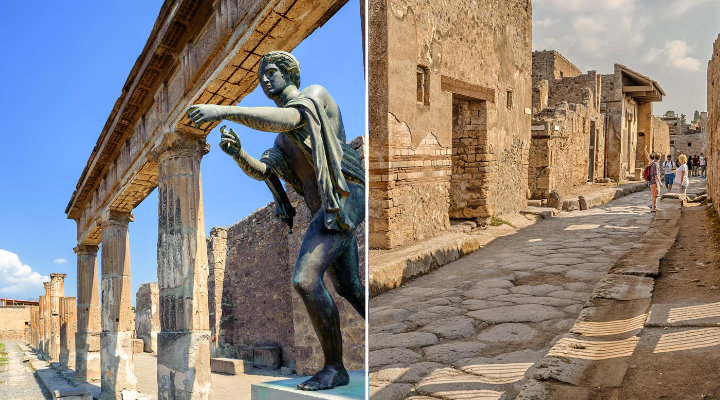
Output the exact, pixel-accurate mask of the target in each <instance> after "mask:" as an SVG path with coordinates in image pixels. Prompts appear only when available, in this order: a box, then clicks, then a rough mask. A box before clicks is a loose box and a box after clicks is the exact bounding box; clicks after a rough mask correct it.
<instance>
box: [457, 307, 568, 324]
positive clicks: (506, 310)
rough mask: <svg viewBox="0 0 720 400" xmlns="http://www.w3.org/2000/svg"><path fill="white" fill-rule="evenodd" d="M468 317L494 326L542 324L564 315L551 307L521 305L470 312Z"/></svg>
mask: <svg viewBox="0 0 720 400" xmlns="http://www.w3.org/2000/svg"><path fill="white" fill-rule="evenodd" d="M467 315H469V316H471V317H473V318H477V319H479V320H482V321H486V322H489V323H492V324H499V323H505V322H540V321H545V320H548V319H551V318H558V317H560V316H562V315H563V313H562V312H561V311H557V310H556V309H555V308H553V307H550V306H543V305H539V304H520V305H515V306H506V307H497V308H491V309H488V310H478V311H472V312H469V313H468V314H467Z"/></svg>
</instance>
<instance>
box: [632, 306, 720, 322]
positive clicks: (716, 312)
mask: <svg viewBox="0 0 720 400" xmlns="http://www.w3.org/2000/svg"><path fill="white" fill-rule="evenodd" d="M645 325H646V326H648V327H666V326H668V327H716V326H720V303H709V304H708V303H704V304H698V303H673V304H653V305H652V306H651V307H650V315H649V316H648V319H647V322H646V323H645Z"/></svg>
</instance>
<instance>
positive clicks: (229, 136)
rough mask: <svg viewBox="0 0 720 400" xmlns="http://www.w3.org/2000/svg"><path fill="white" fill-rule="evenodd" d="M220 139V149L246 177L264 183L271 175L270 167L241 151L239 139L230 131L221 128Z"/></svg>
mask: <svg viewBox="0 0 720 400" xmlns="http://www.w3.org/2000/svg"><path fill="white" fill-rule="evenodd" d="M220 133H221V134H222V137H221V139H220V148H221V149H222V150H223V151H224V152H226V153H227V154H229V155H230V156H232V158H233V160H235V162H236V163H237V165H239V166H240V168H241V169H242V170H243V171H244V172H245V174H247V176H249V177H251V178H253V179H256V180H258V181H264V180H266V179H268V177H269V176H270V175H271V173H270V167H269V166H268V165H267V164H265V163H264V162H262V161H260V160H258V159H256V158H254V157H253V156H251V155H250V154H248V153H247V152H246V151H245V150H243V148H242V145H241V144H240V138H239V137H238V135H237V134H236V133H235V131H233V130H232V129H230V130H226V129H225V127H224V126H223V127H222V128H220Z"/></svg>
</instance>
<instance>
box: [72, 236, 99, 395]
mask: <svg viewBox="0 0 720 400" xmlns="http://www.w3.org/2000/svg"><path fill="white" fill-rule="evenodd" d="M97 252H98V246H95V245H78V246H77V247H76V248H75V253H77V313H76V315H77V333H76V334H75V371H76V377H77V378H78V379H79V380H84V381H86V382H90V381H95V380H98V379H100V301H99V300H100V299H99V296H100V295H99V289H98V269H97Z"/></svg>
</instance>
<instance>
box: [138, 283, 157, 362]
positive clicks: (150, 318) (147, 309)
mask: <svg viewBox="0 0 720 400" xmlns="http://www.w3.org/2000/svg"><path fill="white" fill-rule="evenodd" d="M159 297H160V292H159V289H158V285H157V283H156V282H150V283H143V284H142V285H140V288H139V289H138V291H137V294H136V295H135V299H136V300H135V334H136V336H137V337H138V338H139V339H142V340H143V349H144V351H145V352H148V353H157V333H158V332H160V310H159V305H158V301H159Z"/></svg>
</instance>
